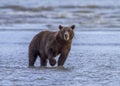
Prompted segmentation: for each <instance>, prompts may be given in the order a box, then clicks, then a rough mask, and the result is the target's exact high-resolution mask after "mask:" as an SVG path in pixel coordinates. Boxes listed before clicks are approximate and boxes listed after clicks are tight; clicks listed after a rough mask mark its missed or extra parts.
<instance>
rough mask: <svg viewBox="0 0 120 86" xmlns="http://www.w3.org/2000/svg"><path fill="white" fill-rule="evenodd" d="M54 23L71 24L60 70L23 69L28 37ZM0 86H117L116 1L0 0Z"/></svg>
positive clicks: (119, 28) (119, 22)
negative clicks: (72, 28)
mask: <svg viewBox="0 0 120 86" xmlns="http://www.w3.org/2000/svg"><path fill="white" fill-rule="evenodd" d="M60 24H61V25H66V26H69V25H72V24H75V25H76V28H75V37H74V40H73V44H72V49H71V52H70V54H69V56H68V59H67V61H66V63H65V65H64V67H65V69H64V70H59V69H57V66H55V67H50V66H49V64H48V67H47V68H40V67H39V66H40V63H39V59H38V60H37V61H36V64H35V66H36V68H28V45H29V43H30V41H31V39H32V38H33V36H34V35H35V34H37V33H38V32H40V31H43V30H51V31H57V30H58V26H59V25H60ZM57 58H58V57H57ZM57 58H56V59H57ZM0 86H120V0H66V1H65V0H0Z"/></svg>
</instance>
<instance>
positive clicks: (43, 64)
mask: <svg viewBox="0 0 120 86" xmlns="http://www.w3.org/2000/svg"><path fill="white" fill-rule="evenodd" d="M40 64H41V66H42V67H45V66H47V59H45V58H44V59H43V58H40Z"/></svg>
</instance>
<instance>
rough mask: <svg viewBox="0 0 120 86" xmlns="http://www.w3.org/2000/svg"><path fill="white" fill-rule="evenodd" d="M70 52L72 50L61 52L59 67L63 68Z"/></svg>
mask: <svg viewBox="0 0 120 86" xmlns="http://www.w3.org/2000/svg"><path fill="white" fill-rule="evenodd" d="M69 51H70V49H66V51H62V52H61V55H60V57H59V59H58V67H63V65H64V63H65V61H66V59H67V56H68V54H69Z"/></svg>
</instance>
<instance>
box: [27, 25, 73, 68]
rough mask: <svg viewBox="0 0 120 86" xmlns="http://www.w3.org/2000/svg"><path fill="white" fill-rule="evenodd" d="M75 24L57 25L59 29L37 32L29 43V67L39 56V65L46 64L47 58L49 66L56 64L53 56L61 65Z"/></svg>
mask: <svg viewBox="0 0 120 86" xmlns="http://www.w3.org/2000/svg"><path fill="white" fill-rule="evenodd" d="M74 28H75V25H72V26H70V27H64V26H62V25H59V31H57V32H51V31H42V32H40V33H38V34H37V35H36V36H35V37H34V38H33V39H32V41H31V43H30V45H29V67H33V66H34V63H35V61H36V59H37V57H38V56H39V57H40V63H41V66H46V65H47V60H49V63H50V65H51V66H54V65H55V64H56V60H55V57H56V56H57V55H59V54H60V57H59V58H58V66H61V67H63V65H64V63H65V61H66V58H67V56H68V54H69V51H70V49H71V43H72V39H73V37H74V31H73V30H74Z"/></svg>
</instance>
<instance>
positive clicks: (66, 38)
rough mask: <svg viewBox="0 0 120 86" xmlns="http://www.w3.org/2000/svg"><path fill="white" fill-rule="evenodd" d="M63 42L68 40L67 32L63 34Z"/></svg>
mask: <svg viewBox="0 0 120 86" xmlns="http://www.w3.org/2000/svg"><path fill="white" fill-rule="evenodd" d="M64 40H69V33H68V32H65V33H64Z"/></svg>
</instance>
